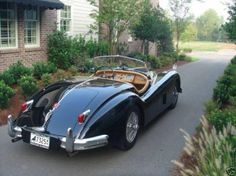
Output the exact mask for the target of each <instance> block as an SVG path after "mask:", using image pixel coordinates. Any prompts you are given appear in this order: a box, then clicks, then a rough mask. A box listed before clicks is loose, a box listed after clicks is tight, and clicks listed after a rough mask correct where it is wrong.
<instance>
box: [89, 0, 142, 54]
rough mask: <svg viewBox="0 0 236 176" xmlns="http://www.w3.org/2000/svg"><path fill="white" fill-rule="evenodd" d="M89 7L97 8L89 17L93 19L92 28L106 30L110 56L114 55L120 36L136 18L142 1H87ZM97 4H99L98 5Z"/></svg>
mask: <svg viewBox="0 0 236 176" xmlns="http://www.w3.org/2000/svg"><path fill="white" fill-rule="evenodd" d="M88 1H89V2H90V4H91V5H93V6H96V7H98V9H99V10H95V11H94V13H92V14H91V16H92V17H93V18H94V19H95V21H96V24H95V25H94V26H102V28H104V29H107V31H106V32H105V33H107V35H106V38H107V40H108V43H109V47H110V54H115V53H116V48H117V43H118V41H119V38H120V36H121V34H122V33H123V32H124V31H125V30H127V29H128V28H129V26H130V24H131V23H133V22H134V21H135V20H136V18H137V17H138V15H139V13H140V10H141V9H142V8H141V7H142V3H143V0H139V1H137V0H99V1H98V0H88ZM98 2H99V3H98Z"/></svg>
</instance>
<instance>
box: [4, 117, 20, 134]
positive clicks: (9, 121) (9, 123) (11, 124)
mask: <svg viewBox="0 0 236 176" xmlns="http://www.w3.org/2000/svg"><path fill="white" fill-rule="evenodd" d="M7 127H8V135H9V136H10V137H12V138H21V137H22V134H21V132H22V129H21V128H20V127H18V126H15V124H14V118H13V117H12V115H9V116H8V118H7Z"/></svg>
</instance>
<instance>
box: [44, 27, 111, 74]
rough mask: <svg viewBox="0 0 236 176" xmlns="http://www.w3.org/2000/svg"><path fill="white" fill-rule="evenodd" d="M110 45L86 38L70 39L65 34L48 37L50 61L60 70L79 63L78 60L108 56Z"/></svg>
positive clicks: (56, 33) (53, 34) (60, 33)
mask: <svg viewBox="0 0 236 176" xmlns="http://www.w3.org/2000/svg"><path fill="white" fill-rule="evenodd" d="M108 48H109V47H108V44H107V42H105V41H99V42H98V41H97V40H95V39H90V40H88V41H87V40H86V39H85V37H82V36H81V35H80V36H77V37H70V36H68V35H67V34H66V33H64V32H60V31H55V32H54V33H52V34H50V35H49V36H48V59H49V61H50V62H52V63H54V64H55V65H56V66H57V67H58V68H60V69H68V68H70V67H71V66H72V65H74V64H77V63H79V61H78V60H80V59H82V60H83V59H85V58H92V57H94V56H98V55H106V54H108Z"/></svg>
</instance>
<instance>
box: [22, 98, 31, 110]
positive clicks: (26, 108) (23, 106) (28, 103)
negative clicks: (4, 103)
mask: <svg viewBox="0 0 236 176" xmlns="http://www.w3.org/2000/svg"><path fill="white" fill-rule="evenodd" d="M33 102H34V101H33V100H30V101H27V102H25V103H23V104H22V105H21V112H26V111H28V110H29V108H30V106H31V105H32V104H33Z"/></svg>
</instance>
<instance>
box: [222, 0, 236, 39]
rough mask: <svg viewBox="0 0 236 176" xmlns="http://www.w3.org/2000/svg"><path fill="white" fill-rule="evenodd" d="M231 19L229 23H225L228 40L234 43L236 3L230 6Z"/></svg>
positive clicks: (235, 36)
mask: <svg viewBox="0 0 236 176" xmlns="http://www.w3.org/2000/svg"><path fill="white" fill-rule="evenodd" d="M228 13H229V18H228V22H227V23H225V25H224V29H225V31H226V33H227V35H228V38H229V39H230V40H232V41H236V2H235V1H234V3H233V4H232V5H229V11H228Z"/></svg>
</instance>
